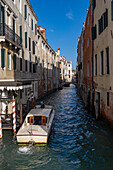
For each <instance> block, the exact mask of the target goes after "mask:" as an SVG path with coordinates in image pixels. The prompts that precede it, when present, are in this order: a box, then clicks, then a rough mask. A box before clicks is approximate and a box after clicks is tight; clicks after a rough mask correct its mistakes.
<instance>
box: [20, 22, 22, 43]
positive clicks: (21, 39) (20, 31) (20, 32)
mask: <svg viewBox="0 0 113 170" xmlns="http://www.w3.org/2000/svg"><path fill="white" fill-rule="evenodd" d="M20 38H21V42H22V25H20Z"/></svg>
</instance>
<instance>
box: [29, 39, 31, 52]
mask: <svg viewBox="0 0 113 170" xmlns="http://www.w3.org/2000/svg"><path fill="white" fill-rule="evenodd" d="M29 51H31V38H30V37H29Z"/></svg>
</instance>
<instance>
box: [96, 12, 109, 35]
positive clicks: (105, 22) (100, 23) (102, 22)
mask: <svg viewBox="0 0 113 170" xmlns="http://www.w3.org/2000/svg"><path fill="white" fill-rule="evenodd" d="M107 26H108V9H106V12H105V13H103V15H102V16H101V18H100V19H99V20H98V28H99V34H101V33H102V32H103V30H104V29H105V28H106V27H107Z"/></svg>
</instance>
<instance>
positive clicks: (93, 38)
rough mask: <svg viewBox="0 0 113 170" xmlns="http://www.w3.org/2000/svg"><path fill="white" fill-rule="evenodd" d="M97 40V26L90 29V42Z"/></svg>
mask: <svg viewBox="0 0 113 170" xmlns="http://www.w3.org/2000/svg"><path fill="white" fill-rule="evenodd" d="M96 38H97V25H95V26H94V27H92V40H95V39H96Z"/></svg>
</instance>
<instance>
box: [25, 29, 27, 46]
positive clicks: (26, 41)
mask: <svg viewBox="0 0 113 170" xmlns="http://www.w3.org/2000/svg"><path fill="white" fill-rule="evenodd" d="M25 48H27V32H25Z"/></svg>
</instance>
